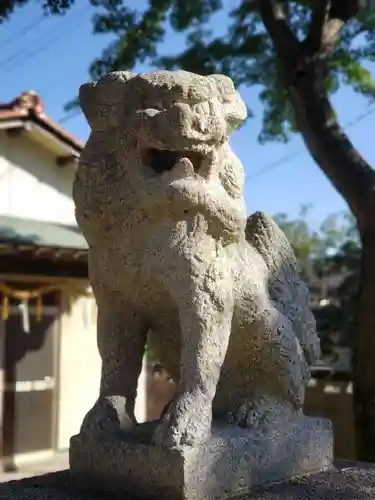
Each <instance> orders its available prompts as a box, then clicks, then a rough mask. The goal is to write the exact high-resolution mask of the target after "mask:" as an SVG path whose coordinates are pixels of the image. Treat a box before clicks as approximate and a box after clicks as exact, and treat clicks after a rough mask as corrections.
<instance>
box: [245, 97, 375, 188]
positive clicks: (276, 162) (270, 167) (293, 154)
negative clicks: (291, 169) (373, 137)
mask: <svg viewBox="0 0 375 500" xmlns="http://www.w3.org/2000/svg"><path fill="white" fill-rule="evenodd" d="M374 112H375V107H371V108H370V109H368V110H367V111H365V112H364V113H361V114H360V115H358V116H356V117H355V118H354V119H353V120H351V121H349V122H348V123H346V124H345V125H344V127H343V129H344V130H347V129H348V128H350V127H352V126H353V125H356V124H357V123H359V122H361V121H362V120H364V119H365V118H367V117H368V116H370V115H372V114H373V113H374ZM304 152H305V150H304V148H299V149H295V150H294V151H291V152H290V153H288V154H286V155H284V156H281V158H279V159H277V160H274V161H272V162H270V163H268V164H267V165H265V166H264V167H262V168H260V169H259V170H257V171H256V172H254V173H253V174H252V175H249V176H246V182H247V181H249V180H252V179H256V178H257V177H260V176H262V175H264V174H267V173H268V172H270V171H272V170H274V169H275V168H278V167H281V165H284V163H286V162H287V161H288V160H290V159H292V158H295V157H296V156H299V155H300V154H302V153H304Z"/></svg>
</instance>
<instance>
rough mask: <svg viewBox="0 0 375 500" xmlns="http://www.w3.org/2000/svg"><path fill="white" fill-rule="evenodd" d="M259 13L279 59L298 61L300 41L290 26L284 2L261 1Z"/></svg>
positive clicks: (277, 0) (276, 0)
mask: <svg viewBox="0 0 375 500" xmlns="http://www.w3.org/2000/svg"><path fill="white" fill-rule="evenodd" d="M259 13H260V15H261V18H262V21H263V24H264V26H265V28H266V30H267V32H268V34H269V36H270V38H271V40H272V42H273V44H274V47H275V50H276V52H277V53H278V55H279V57H280V58H281V59H282V60H283V62H284V63H285V62H286V61H287V60H288V59H289V60H290V59H293V61H294V62H296V61H297V60H298V55H299V52H300V47H299V45H300V44H299V41H298V39H297V38H296V37H295V35H294V34H293V32H292V30H291V29H290V27H289V26H288V23H287V19H286V14H285V10H284V6H283V2H282V0H260V1H259Z"/></svg>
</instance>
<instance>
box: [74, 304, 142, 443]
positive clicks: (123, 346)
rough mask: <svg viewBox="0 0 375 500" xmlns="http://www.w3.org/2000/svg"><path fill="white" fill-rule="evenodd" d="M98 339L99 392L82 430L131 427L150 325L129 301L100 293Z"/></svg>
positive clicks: (126, 428) (91, 432) (94, 431)
mask: <svg viewBox="0 0 375 500" xmlns="http://www.w3.org/2000/svg"><path fill="white" fill-rule="evenodd" d="M97 302H98V324H97V342H98V348H99V353H100V356H101V359H102V372H101V382H100V393H99V398H98V400H97V402H96V403H95V405H94V407H93V408H92V410H90V412H89V413H88V414H87V415H86V417H85V419H84V421H83V424H82V432H86V433H90V434H91V435H92V434H93V433H94V434H97V433H98V432H99V433H101V432H113V431H114V432H116V431H117V430H119V429H121V430H129V429H130V428H131V427H133V425H134V424H135V423H136V419H135V416H134V407H135V400H136V396H137V386H138V378H139V375H140V373H141V370H142V361H143V355H144V350H145V343H146V337H147V325H146V324H145V321H144V319H143V318H142V316H141V315H140V314H139V313H137V312H136V311H134V310H133V309H132V307H131V306H130V305H129V304H123V303H118V302H117V301H116V300H113V297H111V296H110V295H109V294H108V295H106V296H105V297H104V296H103V297H97Z"/></svg>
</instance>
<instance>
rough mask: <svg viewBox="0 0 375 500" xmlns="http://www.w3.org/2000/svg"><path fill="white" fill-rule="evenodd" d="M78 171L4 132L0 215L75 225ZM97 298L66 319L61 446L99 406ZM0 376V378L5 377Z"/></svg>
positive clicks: (140, 406)
mask: <svg viewBox="0 0 375 500" xmlns="http://www.w3.org/2000/svg"><path fill="white" fill-rule="evenodd" d="M73 179H74V169H73V168H71V167H69V166H67V167H63V168H61V167H58V166H57V165H56V161H55V156H54V155H53V154H52V153H50V152H49V151H48V150H47V149H44V148H43V147H42V146H41V145H40V144H38V143H36V142H33V141H32V139H30V138H29V137H28V136H26V135H25V134H23V135H19V136H17V137H9V136H8V135H7V134H6V133H5V132H4V131H0V215H9V216H13V217H20V218H25V219H33V220H39V221H45V222H57V223H61V224H72V225H75V224H76V221H75V216H74V202H73V200H72V187H73ZM92 306H93V299H90V298H85V297H82V298H79V299H77V300H76V301H75V303H74V305H73V308H72V311H71V313H69V312H68V311H67V310H66V308H63V310H65V312H64V313H63V314H62V317H61V326H60V328H61V334H60V339H61V340H60V354H59V357H60V359H59V381H60V386H59V398H60V399H59V412H58V415H59V416H58V437H57V445H58V448H67V447H68V446H69V439H70V437H71V436H72V435H73V434H75V433H77V432H78V431H79V428H80V425H81V422H82V419H83V417H84V416H85V414H86V412H87V411H88V410H89V409H90V407H91V406H92V405H93V404H94V402H95V400H96V398H97V394H98V389H99V379H100V369H101V361H100V357H99V353H98V350H97V346H96V318H95V319H94V318H92V316H91V311H92ZM0 378H1V377H0ZM138 393H139V397H138V399H137V405H136V415H137V418H138V420H139V421H143V420H144V419H145V414H146V405H145V375H144V374H142V376H141V378H140V385H139V391H138Z"/></svg>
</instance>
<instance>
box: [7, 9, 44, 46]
mask: <svg viewBox="0 0 375 500" xmlns="http://www.w3.org/2000/svg"><path fill="white" fill-rule="evenodd" d="M45 18H46V15H45V14H42V15H41V16H40V17H38V18H37V19H34V20H33V21H31V23H29V24H26V26H24V27H23V28H22V29H20V30H19V31H18V32H16V33H13V34H12V36H11V37H8V38H6V39H5V40H4V41H2V42H1V41H0V42H1V46H2V47H5V46H6V45H8V46H9V44H11V43H12V42H18V40H20V39H21V38H22V37H24V36H25V35H27V33H29V32H30V31H31V30H32V29H34V28H37V27H38V26H39V24H41V23H42V21H44V20H45Z"/></svg>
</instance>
